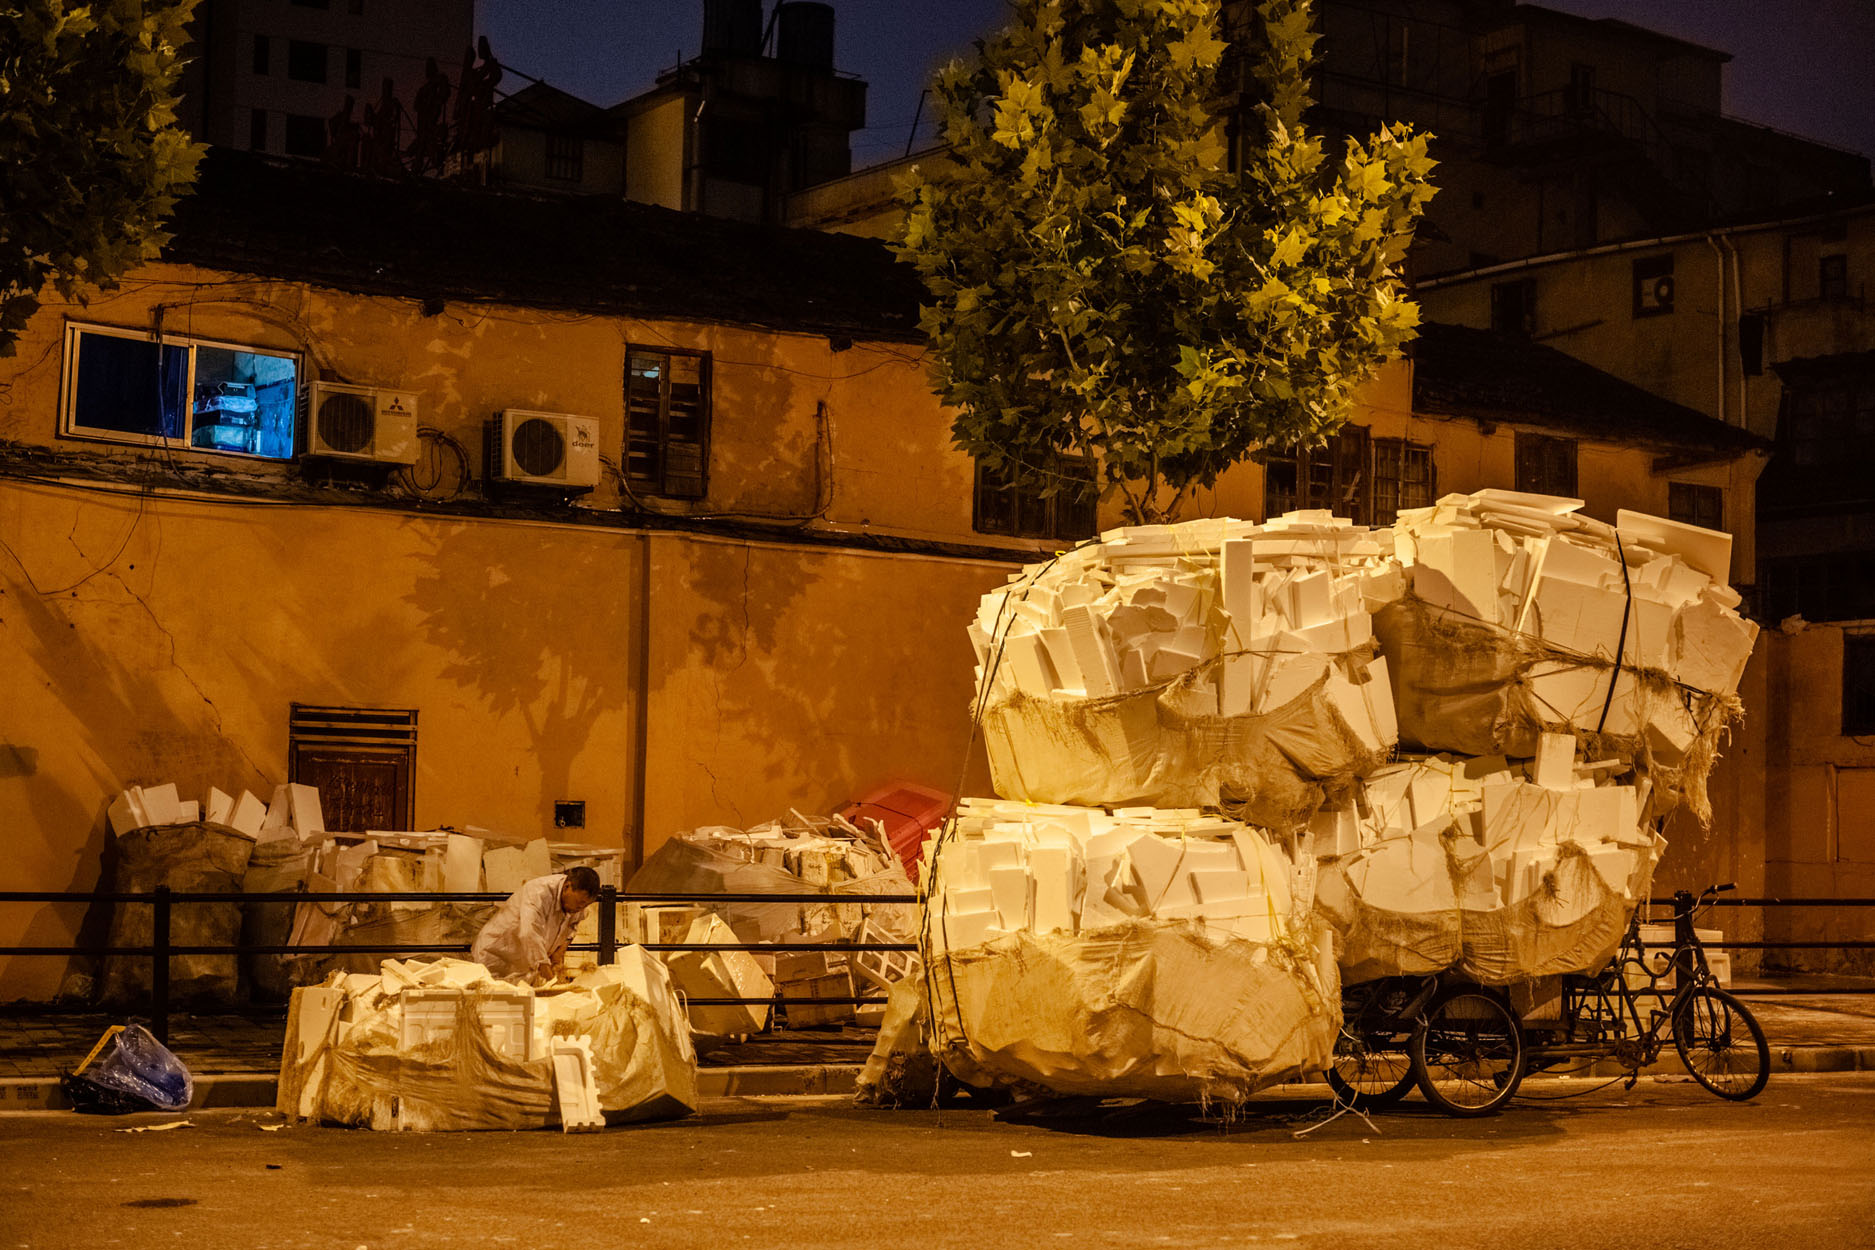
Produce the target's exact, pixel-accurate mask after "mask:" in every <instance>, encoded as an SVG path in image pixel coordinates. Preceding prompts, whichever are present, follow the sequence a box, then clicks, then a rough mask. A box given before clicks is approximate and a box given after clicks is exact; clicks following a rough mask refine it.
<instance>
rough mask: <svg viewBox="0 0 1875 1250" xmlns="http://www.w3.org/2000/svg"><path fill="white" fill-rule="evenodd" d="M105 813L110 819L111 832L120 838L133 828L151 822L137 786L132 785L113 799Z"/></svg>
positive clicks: (138, 827) (139, 827) (140, 827)
mask: <svg viewBox="0 0 1875 1250" xmlns="http://www.w3.org/2000/svg"><path fill="white" fill-rule="evenodd" d="M105 815H106V816H107V817H108V818H109V819H110V822H111V832H112V833H114V834H116V835H117V836H118V837H120V838H121V837H123V836H124V835H125V834H126V833H129V832H130V831H131V830H132V829H142V828H143V827H145V826H146V825H148V824H149V823H150V818H149V815H148V814H147V813H146V812H145V811H144V810H143V802H142V800H141V799H140V798H139V797H138V793H137V787H136V786H131V787H130V788H129V789H128V790H125V791H123V792H121V793H120V794H119V795H118V796H117V797H116V798H115V799H114V800H112V802H111V806H110V808H109V809H108V810H107V811H106V813H105Z"/></svg>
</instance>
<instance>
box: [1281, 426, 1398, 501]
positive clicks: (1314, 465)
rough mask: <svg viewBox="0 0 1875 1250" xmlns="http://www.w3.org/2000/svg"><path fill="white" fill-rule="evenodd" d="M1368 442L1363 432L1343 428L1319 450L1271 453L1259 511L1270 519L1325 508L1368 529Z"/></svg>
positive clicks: (1370, 476)
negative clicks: (1262, 506)
mask: <svg viewBox="0 0 1875 1250" xmlns="http://www.w3.org/2000/svg"><path fill="white" fill-rule="evenodd" d="M1371 444H1372V440H1371V439H1370V438H1369V437H1368V431H1367V427H1365V426H1360V425H1344V426H1342V427H1341V428H1340V429H1339V430H1337V431H1336V432H1335V433H1333V434H1331V435H1329V437H1328V441H1327V442H1326V443H1324V444H1323V445H1322V446H1320V447H1311V448H1304V449H1300V450H1297V451H1293V452H1288V453H1274V454H1272V455H1270V456H1269V457H1268V458H1266V459H1265V460H1264V477H1263V490H1264V510H1265V511H1266V512H1267V514H1268V515H1270V516H1279V515H1281V514H1282V513H1284V512H1294V511H1296V510H1297V509H1302V508H1326V509H1327V510H1328V511H1330V512H1332V513H1334V514H1335V515H1336V516H1344V517H1348V518H1350V519H1352V520H1353V521H1354V523H1355V524H1356V525H1366V524H1368V518H1369V516H1370V515H1371V511H1372V510H1371V508H1370V506H1369V505H1370V502H1371V499H1372V484H1373V473H1372V447H1371Z"/></svg>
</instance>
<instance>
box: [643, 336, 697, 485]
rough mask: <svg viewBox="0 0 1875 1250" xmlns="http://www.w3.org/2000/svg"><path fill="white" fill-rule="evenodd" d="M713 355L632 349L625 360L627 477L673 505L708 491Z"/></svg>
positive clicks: (665, 349)
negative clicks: (673, 502) (669, 499)
mask: <svg viewBox="0 0 1875 1250" xmlns="http://www.w3.org/2000/svg"><path fill="white" fill-rule="evenodd" d="M709 456H710V354H709V353H708V352H691V351H682V350H679V349H676V348H652V347H630V348H627V349H626V355H625V477H626V480H627V481H629V482H630V483H631V484H632V486H633V487H636V488H642V489H644V490H646V491H648V492H650V493H651V494H655V495H667V496H669V497H671V498H674V499H701V498H703V496H704V492H705V491H706V490H707V489H708V487H709Z"/></svg>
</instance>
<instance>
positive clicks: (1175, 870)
mask: <svg viewBox="0 0 1875 1250" xmlns="http://www.w3.org/2000/svg"><path fill="white" fill-rule="evenodd" d="M1126 856H1127V859H1128V861H1129V862H1130V863H1131V864H1132V866H1133V871H1134V872H1135V873H1137V874H1138V876H1139V882H1140V885H1141V886H1142V887H1143V888H1144V889H1145V893H1146V903H1147V906H1149V907H1151V908H1152V909H1153V910H1154V911H1157V910H1159V909H1160V908H1161V907H1162V906H1166V905H1170V904H1176V903H1181V902H1189V901H1191V900H1190V898H1189V897H1187V896H1188V895H1189V883H1182V882H1181V884H1183V885H1184V887H1185V888H1184V889H1177V890H1175V889H1174V879H1175V878H1178V877H1180V873H1179V865H1180V863H1181V862H1182V861H1183V860H1184V857H1185V856H1184V850H1183V848H1182V847H1181V846H1180V845H1179V844H1178V843H1177V842H1175V841H1172V840H1171V839H1168V838H1160V837H1155V836H1153V835H1151V834H1146V835H1144V836H1141V837H1138V838H1135V839H1134V840H1133V841H1131V842H1129V843H1128V844H1127V847H1126Z"/></svg>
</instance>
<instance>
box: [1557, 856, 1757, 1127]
mask: <svg viewBox="0 0 1875 1250" xmlns="http://www.w3.org/2000/svg"><path fill="white" fill-rule="evenodd" d="M1733 888H1734V887H1733V886H1731V885H1709V886H1707V887H1706V888H1705V889H1704V890H1702V891H1701V892H1700V894H1699V896H1698V898H1697V899H1695V898H1694V896H1693V894H1692V893H1691V892H1690V891H1687V890H1679V891H1676V892H1675V893H1674V895H1673V913H1674V914H1673V935H1674V942H1673V948H1672V953H1671V955H1670V957H1669V958H1667V959H1666V960H1663V961H1657V962H1652V963H1650V962H1649V960H1648V958H1647V954H1648V947H1647V946H1646V944H1645V943H1643V942H1642V941H1641V935H1640V923H1641V920H1640V911H1639V909H1636V911H1635V914H1634V916H1633V917H1632V918H1631V919H1630V920H1629V922H1628V929H1627V934H1626V936H1625V937H1624V938H1623V939H1622V943H1621V949H1620V951H1619V952H1618V953H1617V954H1616V956H1615V958H1614V959H1613V960H1612V961H1611V962H1610V963H1609V965H1608V966H1607V967H1606V968H1603V969H1602V970H1601V971H1600V972H1599V973H1597V974H1595V975H1593V976H1583V975H1572V976H1565V977H1564V978H1563V979H1562V997H1561V1002H1560V1005H1559V1014H1558V1019H1557V1020H1556V1021H1555V1022H1554V1023H1553V1024H1551V1025H1545V1024H1544V1023H1542V1022H1534V1021H1532V1022H1527V1023H1526V1024H1525V1029H1526V1031H1527V1032H1530V1033H1533V1034H1534V1033H1550V1034H1553V1035H1554V1039H1553V1040H1537V1041H1529V1042H1526V1046H1525V1052H1526V1055H1527V1062H1528V1067H1529V1068H1530V1070H1531V1071H1541V1070H1543V1069H1545V1068H1551V1067H1555V1066H1557V1065H1559V1064H1563V1063H1567V1062H1570V1061H1573V1060H1591V1061H1592V1060H1594V1059H1603V1058H1612V1059H1614V1060H1615V1061H1616V1062H1617V1063H1619V1064H1621V1065H1622V1066H1624V1067H1625V1068H1626V1069H1627V1083H1626V1085H1625V1086H1624V1088H1626V1089H1633V1088H1634V1085H1635V1082H1637V1081H1639V1080H1640V1071H1641V1069H1642V1068H1644V1067H1647V1066H1649V1065H1650V1064H1652V1063H1653V1062H1654V1061H1655V1060H1656V1059H1658V1058H1659V1057H1660V1052H1661V1051H1662V1050H1664V1049H1665V1048H1666V1044H1667V1038H1668V1036H1671V1037H1672V1039H1673V1046H1674V1049H1675V1050H1677V1051H1678V1052H1679V1056H1680V1061H1681V1062H1682V1063H1683V1064H1685V1065H1686V1071H1687V1072H1688V1073H1689V1074H1690V1075H1691V1076H1692V1078H1693V1079H1694V1080H1695V1081H1697V1082H1699V1084H1700V1085H1702V1086H1704V1087H1705V1088H1706V1089H1707V1090H1709V1091H1710V1092H1712V1093H1714V1094H1716V1095H1718V1096H1719V1097H1720V1098H1724V1099H1728V1100H1730V1101H1733V1102H1743V1101H1745V1100H1746V1099H1749V1098H1754V1097H1756V1096H1757V1095H1758V1094H1759V1093H1760V1092H1761V1091H1762V1090H1763V1089H1764V1087H1765V1084H1766V1082H1767V1081H1769V1080H1770V1075H1771V1048H1770V1046H1769V1045H1768V1044H1767V1043H1766V1042H1765V1040H1764V1030H1763V1029H1762V1028H1760V1027H1759V1025H1758V1021H1757V1019H1756V1018H1755V1017H1753V1016H1752V1014H1751V1012H1750V1011H1749V1010H1747V1009H1746V1007H1745V1005H1744V1004H1743V1003H1741V1002H1740V1001H1739V1000H1738V999H1736V998H1734V997H1733V996H1732V995H1731V994H1730V993H1728V992H1727V991H1725V990H1724V989H1721V988H1720V987H1719V984H1718V978H1717V977H1715V976H1714V975H1713V972H1712V969H1711V967H1710V966H1709V965H1708V964H1707V962H1706V951H1705V947H1704V946H1702V945H1701V944H1700V941H1699V935H1698V934H1697V933H1696V932H1695V931H1694V927H1693V921H1694V919H1695V917H1696V916H1697V915H1698V913H1699V912H1700V911H1703V910H1705V909H1706V908H1708V907H1710V906H1712V903H1713V900H1715V899H1716V898H1718V896H1719V895H1721V894H1724V893H1726V892H1727V891H1729V890H1732V889H1733ZM1662 949H1664V948H1659V947H1656V948H1655V950H1656V951H1660V950H1662ZM1669 976H1671V977H1672V980H1673V987H1672V990H1671V993H1670V994H1669V993H1665V992H1663V991H1662V988H1661V983H1662V982H1663V981H1665V980H1666V979H1667V978H1668V977H1669ZM1637 983H1641V984H1642V985H1643V988H1640V989H1636V984H1637ZM1649 996H1651V997H1653V998H1656V999H1658V1000H1659V1001H1660V1003H1661V1005H1660V1006H1658V1007H1649V1008H1648V1018H1647V1020H1646V1021H1645V1022H1644V1023H1643V1021H1642V1017H1641V1000H1642V999H1643V998H1645V997H1649Z"/></svg>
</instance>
